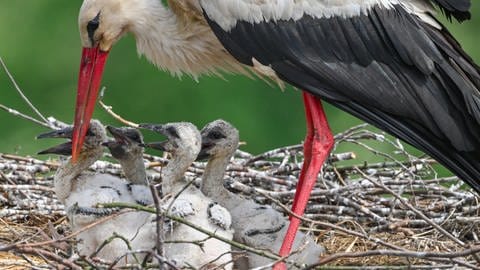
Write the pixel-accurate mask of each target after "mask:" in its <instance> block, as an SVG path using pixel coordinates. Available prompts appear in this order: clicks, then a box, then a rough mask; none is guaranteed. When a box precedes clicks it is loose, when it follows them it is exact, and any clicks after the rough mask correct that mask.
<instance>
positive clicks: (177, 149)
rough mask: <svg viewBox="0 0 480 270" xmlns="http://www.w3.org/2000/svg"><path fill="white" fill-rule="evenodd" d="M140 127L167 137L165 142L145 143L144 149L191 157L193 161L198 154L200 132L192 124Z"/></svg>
mask: <svg viewBox="0 0 480 270" xmlns="http://www.w3.org/2000/svg"><path fill="white" fill-rule="evenodd" d="M140 127H142V128H146V129H149V130H152V131H155V132H158V133H160V134H162V135H164V136H166V137H167V140H166V141H163V142H154V143H147V144H145V146H146V147H149V148H153V149H157V150H162V151H166V152H170V153H172V155H174V156H182V157H185V158H187V157H193V160H195V158H196V157H197V155H198V152H200V147H201V137H200V131H198V129H197V127H196V126H195V125H193V124H192V123H187V122H178V123H168V124H164V125H156V124H141V125H140ZM193 160H192V161H193Z"/></svg>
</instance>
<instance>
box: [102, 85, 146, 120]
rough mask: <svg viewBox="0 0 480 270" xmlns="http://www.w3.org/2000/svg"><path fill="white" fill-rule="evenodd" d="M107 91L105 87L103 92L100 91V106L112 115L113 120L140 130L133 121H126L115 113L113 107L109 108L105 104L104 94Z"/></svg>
mask: <svg viewBox="0 0 480 270" xmlns="http://www.w3.org/2000/svg"><path fill="white" fill-rule="evenodd" d="M105 91H106V87H103V88H102V89H101V90H100V98H99V100H98V103H99V104H100V106H102V108H103V109H104V110H105V111H106V112H107V113H108V114H110V115H111V116H112V117H113V118H115V119H117V120H118V121H120V122H121V123H122V124H124V125H127V126H129V127H133V128H138V127H139V125H138V124H137V123H134V122H132V121H128V120H126V119H125V118H123V117H121V116H120V115H118V114H117V113H115V112H114V111H113V107H112V106H108V105H106V104H105V103H103V96H104V93H105Z"/></svg>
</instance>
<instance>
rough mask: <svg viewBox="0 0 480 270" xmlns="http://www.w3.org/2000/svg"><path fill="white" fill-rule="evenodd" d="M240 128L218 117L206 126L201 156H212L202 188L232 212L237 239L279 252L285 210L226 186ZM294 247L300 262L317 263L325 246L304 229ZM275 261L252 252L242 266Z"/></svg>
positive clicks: (297, 260)
mask: <svg viewBox="0 0 480 270" xmlns="http://www.w3.org/2000/svg"><path fill="white" fill-rule="evenodd" d="M238 141H239V137H238V131H237V130H236V129H235V128H234V127H233V126H232V125H230V124H229V123H227V122H225V121H223V120H216V121H213V122H212V123H210V124H208V125H207V126H205V127H204V128H203V129H202V144H203V146H202V151H201V153H200V157H202V158H203V157H208V158H209V159H208V164H207V167H206V168H205V173H204V175H203V178H202V187H201V190H202V192H203V193H204V194H205V195H207V196H208V197H210V198H212V199H213V200H215V201H216V202H218V203H219V204H220V205H222V206H225V207H226V208H227V209H228V210H229V211H230V213H231V215H232V219H233V221H232V224H233V225H232V227H233V229H234V230H235V234H234V240H236V241H239V242H241V243H244V244H247V245H249V246H252V247H254V248H257V249H260V250H269V251H271V252H273V253H276V252H277V250H278V249H279V248H280V246H281V244H282V240H283V236H284V235H285V233H286V231H287V228H288V224H289V221H288V220H287V218H286V217H284V216H283V215H282V214H281V213H279V212H278V211H276V210H274V209H273V208H272V207H270V206H267V205H260V204H258V203H255V202H254V201H252V200H250V199H246V198H243V197H241V196H239V195H236V194H233V193H231V192H230V191H228V190H227V189H226V188H225V187H224V185H223V184H224V181H223V179H224V174H225V170H226V168H227V165H228V164H229V161H230V158H231V157H232V155H233V154H234V152H235V150H236V149H237V146H238ZM293 248H294V250H297V251H299V252H298V253H297V254H295V255H293V256H291V258H290V259H292V260H294V261H296V262H297V263H304V264H313V263H316V262H317V261H318V260H319V257H320V255H321V254H322V253H323V252H324V249H323V247H321V246H320V245H317V244H316V243H315V240H314V239H313V238H312V237H311V236H308V235H305V234H304V233H302V232H298V233H297V237H296V241H295V242H294V245H293ZM271 263H273V261H272V260H271V259H268V258H265V257H262V256H258V255H255V254H252V253H249V254H248V258H247V262H244V261H240V262H238V263H237V267H238V268H240V269H252V268H256V267H262V266H266V265H270V264H271Z"/></svg>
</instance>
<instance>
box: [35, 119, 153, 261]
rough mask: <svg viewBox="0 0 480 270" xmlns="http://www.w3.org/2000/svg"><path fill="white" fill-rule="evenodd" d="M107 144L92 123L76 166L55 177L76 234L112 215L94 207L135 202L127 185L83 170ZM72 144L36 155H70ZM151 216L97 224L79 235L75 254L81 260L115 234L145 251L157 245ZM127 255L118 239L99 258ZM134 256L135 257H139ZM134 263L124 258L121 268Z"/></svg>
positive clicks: (67, 132) (61, 134)
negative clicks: (104, 143) (123, 265)
mask: <svg viewBox="0 0 480 270" xmlns="http://www.w3.org/2000/svg"><path fill="white" fill-rule="evenodd" d="M71 131H72V128H70V127H69V128H66V129H63V130H58V131H53V132H49V133H45V134H42V135H40V136H38V138H55V137H56V138H70V137H71V134H72V132H71ZM106 140H107V135H106V132H105V128H104V127H103V125H102V124H101V123H100V122H99V121H96V120H92V121H91V123H90V128H89V131H88V134H87V137H86V140H85V144H84V145H83V147H82V149H81V151H80V158H79V159H78V160H77V162H75V163H74V162H72V161H71V159H67V161H66V162H65V163H64V164H62V165H61V166H60V168H59V169H58V170H57V172H56V173H55V176H54V186H55V193H56V195H57V197H58V199H59V200H60V201H61V202H62V203H63V204H64V205H65V209H66V212H67V215H68V217H69V221H70V223H71V226H72V229H73V230H74V231H78V230H80V229H82V228H84V227H85V226H87V225H90V224H91V223H92V222H95V221H97V220H98V218H99V217H102V216H106V215H108V214H110V213H111V211H107V210H105V209H98V208H95V207H96V206H97V204H101V203H112V202H127V203H135V199H134V198H133V197H132V196H131V193H130V191H129V189H128V185H127V184H128V182H127V181H125V179H121V178H119V177H116V176H112V175H109V174H96V173H91V172H85V170H87V169H88V167H90V165H92V164H93V163H94V162H95V161H96V160H98V159H99V158H101V157H102V155H103V146H102V143H103V142H104V141H106ZM71 147H72V144H71V142H67V143H64V144H61V145H59V146H55V147H52V148H50V149H47V150H45V151H42V152H40V153H39V154H61V155H63V154H65V153H67V152H68V151H71ZM151 219H152V215H151V214H148V213H144V212H127V213H122V214H120V215H119V216H117V217H114V218H112V219H110V220H108V221H106V222H103V223H100V224H98V225H96V226H94V227H92V228H90V229H88V230H85V231H83V232H81V233H79V234H78V235H77V240H78V242H79V244H78V252H79V254H80V255H83V256H90V255H92V254H93V253H94V252H96V251H98V248H99V247H100V246H101V245H102V244H103V243H104V241H105V240H107V239H108V238H110V237H111V236H112V235H113V234H114V233H116V234H118V235H120V236H122V237H124V238H125V239H127V240H128V241H129V242H130V245H131V247H132V249H133V250H136V249H148V248H153V247H154V246H155V241H154V238H155V236H154V235H152V231H154V230H153V228H154V226H153V225H152V224H151ZM127 252H128V246H127V244H126V243H125V242H124V241H123V240H121V239H114V240H113V241H111V242H110V243H109V244H108V245H106V246H105V247H103V248H102V249H101V250H100V251H99V252H98V254H97V256H98V257H100V258H102V259H104V260H109V261H113V260H116V259H117V258H118V257H120V256H123V255H124V254H126V253H127ZM142 257H143V256H138V257H137V258H140V259H141V258H142ZM128 262H133V257H132V256H130V255H129V256H126V257H125V260H121V261H120V262H119V264H124V263H128Z"/></svg>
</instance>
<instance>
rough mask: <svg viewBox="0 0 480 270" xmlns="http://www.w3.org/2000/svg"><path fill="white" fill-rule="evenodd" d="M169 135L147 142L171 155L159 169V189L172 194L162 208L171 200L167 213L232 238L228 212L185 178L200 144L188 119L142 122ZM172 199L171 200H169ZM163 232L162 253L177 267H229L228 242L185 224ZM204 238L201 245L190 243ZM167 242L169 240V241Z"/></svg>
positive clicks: (166, 208) (168, 194)
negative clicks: (149, 123)
mask: <svg viewBox="0 0 480 270" xmlns="http://www.w3.org/2000/svg"><path fill="white" fill-rule="evenodd" d="M141 126H142V127H145V128H148V129H151V130H154V131H157V132H160V133H161V134H163V135H165V136H167V137H168V141H167V142H162V143H151V144H147V146H150V147H152V148H157V149H161V150H165V151H167V152H170V153H171V154H172V159H171V160H170V161H169V163H168V165H166V166H165V167H164V168H163V169H162V191H163V193H164V196H173V197H172V198H171V199H169V200H167V201H166V203H165V204H164V205H163V208H164V209H165V210H168V207H169V206H170V204H171V208H170V211H169V213H170V214H172V215H175V216H179V217H182V218H184V219H186V220H188V221H189V222H191V223H193V224H195V225H197V226H199V227H201V228H203V229H206V230H208V231H210V232H214V233H215V234H217V235H219V236H222V237H224V238H227V239H232V238H233V231H232V230H231V228H230V227H231V217H230V213H229V212H228V211H227V210H225V209H220V208H223V207H220V206H219V205H215V204H214V202H213V201H212V200H211V199H210V198H208V197H206V196H205V195H203V194H202V193H201V192H200V190H199V189H197V188H196V187H194V186H193V185H190V186H188V187H187V188H186V189H184V188H185V186H186V185H188V184H189V183H188V182H187V181H186V180H185V178H184V174H185V172H186V171H187V169H188V167H189V166H190V165H191V164H192V163H193V161H195V159H196V158H197V155H198V153H199V151H200V147H201V138H200V132H199V131H198V129H197V128H196V127H195V126H194V125H192V124H190V123H170V124H165V125H160V126H159V125H141ZM172 200H173V203H172ZM168 227H169V228H170V231H166V232H165V242H166V243H165V256H166V257H167V258H168V259H169V260H171V261H173V262H174V263H176V265H177V266H179V267H182V268H183V267H188V266H189V265H190V266H193V267H195V268H201V267H207V269H209V268H212V267H214V266H216V267H219V266H220V267H222V268H224V269H232V265H231V263H230V262H231V260H232V256H231V254H230V251H231V247H230V245H229V244H227V243H224V242H222V241H220V240H217V239H214V238H211V239H208V240H207V238H208V236H207V235H206V234H204V233H201V232H199V231H198V230H196V229H193V228H191V227H189V226H187V225H184V224H172V225H171V226H168ZM202 240H205V241H203V244H202V246H199V245H197V244H194V243H191V242H192V241H202ZM169 242H170V243H169Z"/></svg>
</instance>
